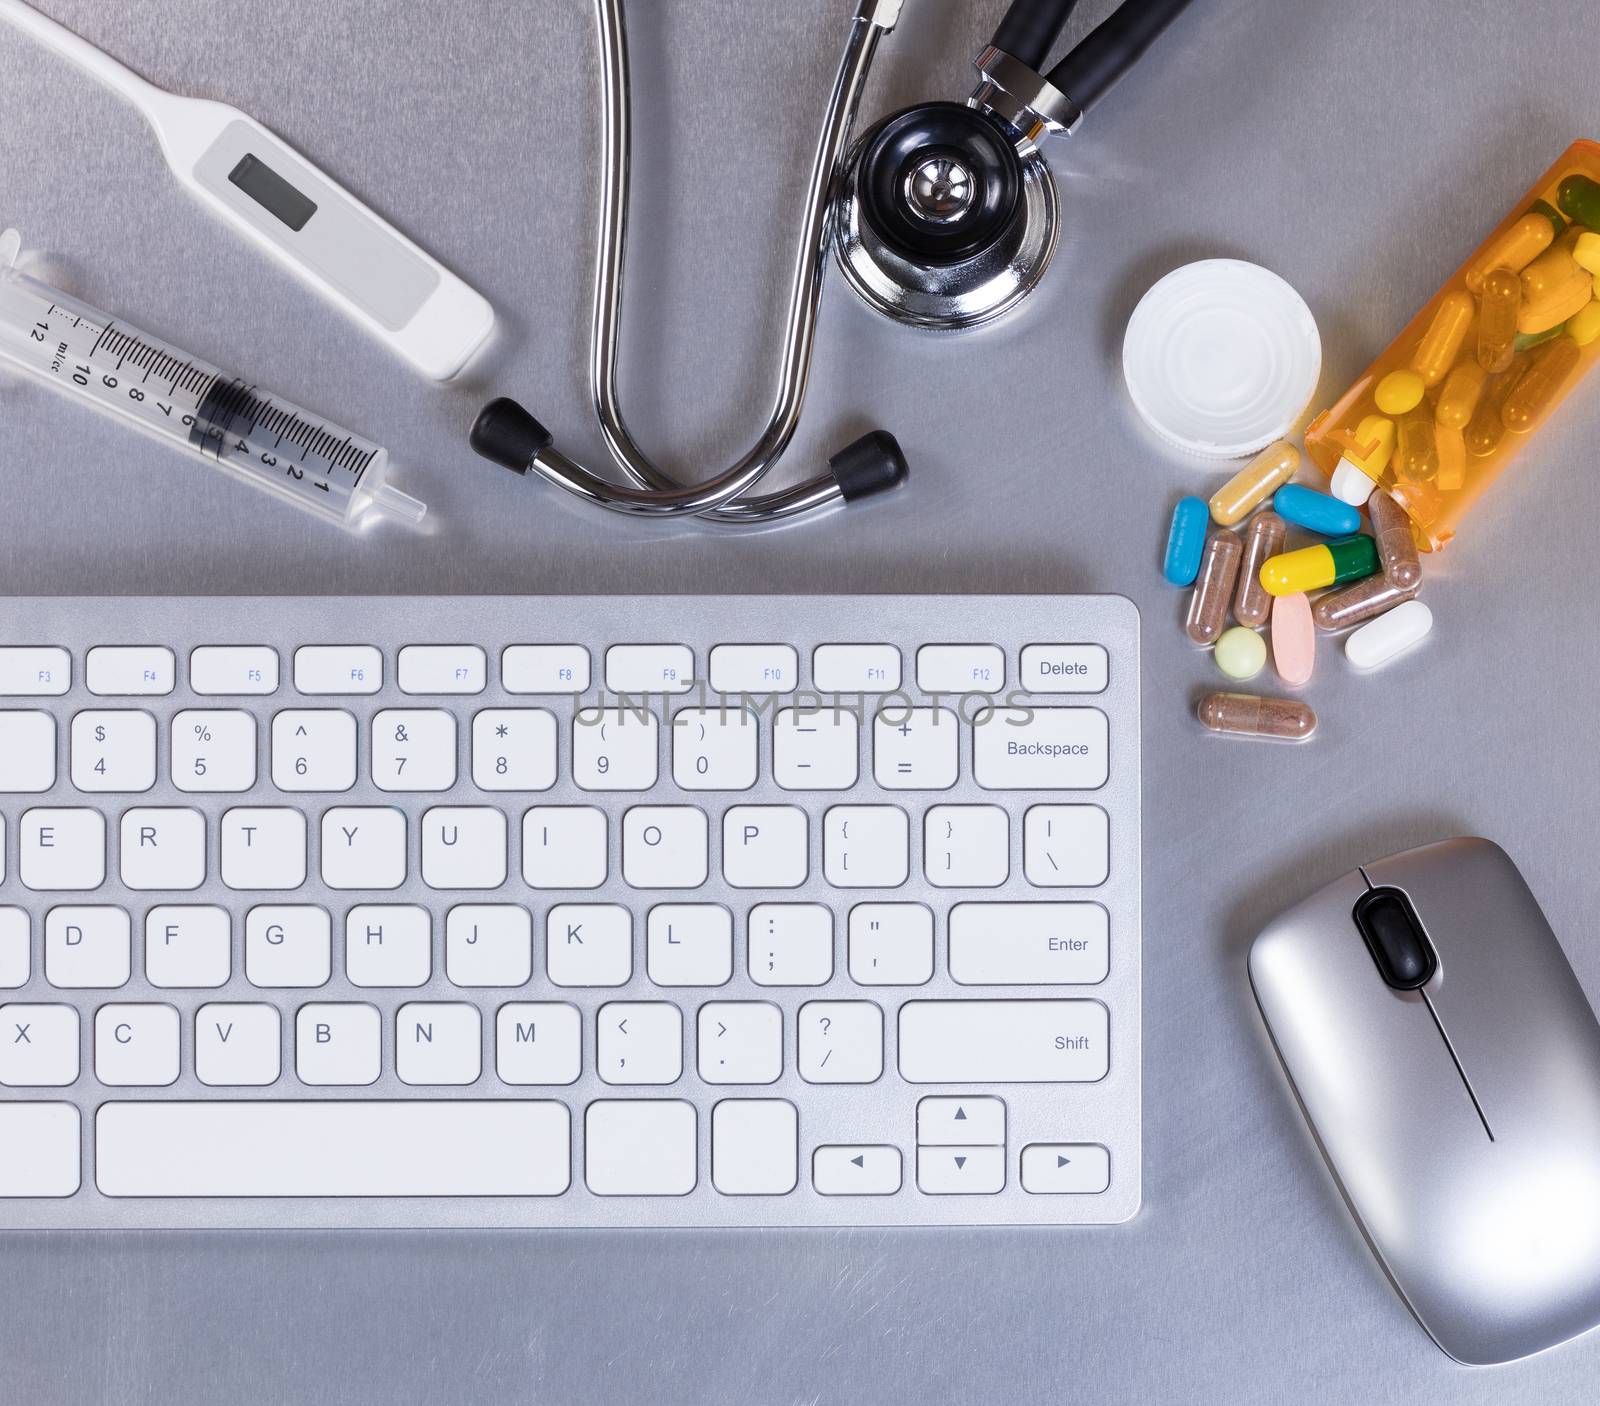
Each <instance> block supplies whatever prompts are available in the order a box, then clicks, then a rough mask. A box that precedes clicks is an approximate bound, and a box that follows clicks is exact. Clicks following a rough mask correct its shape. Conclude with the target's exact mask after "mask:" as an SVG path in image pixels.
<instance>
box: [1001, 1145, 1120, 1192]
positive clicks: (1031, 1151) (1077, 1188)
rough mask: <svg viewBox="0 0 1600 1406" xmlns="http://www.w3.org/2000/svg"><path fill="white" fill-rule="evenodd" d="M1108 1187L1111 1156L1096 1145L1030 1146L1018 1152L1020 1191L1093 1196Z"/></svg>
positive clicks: (1109, 1183)
mask: <svg viewBox="0 0 1600 1406" xmlns="http://www.w3.org/2000/svg"><path fill="white" fill-rule="evenodd" d="M1110 1185H1111V1154H1110V1153H1109V1152H1107V1151H1106V1149H1105V1148H1104V1147H1102V1146H1101V1145H1100V1144H1099V1143H1097V1142H1030V1143H1029V1144H1028V1145H1027V1146H1026V1147H1025V1148H1023V1149H1022V1189H1023V1190H1024V1191H1031V1192H1034V1193H1035V1194H1043V1195H1050V1194H1060V1193H1067V1194H1077V1195H1088V1196H1093V1195H1097V1194H1098V1193H1100V1192H1102V1191H1104V1190H1105V1189H1106V1188H1107V1187H1108V1186H1110Z"/></svg>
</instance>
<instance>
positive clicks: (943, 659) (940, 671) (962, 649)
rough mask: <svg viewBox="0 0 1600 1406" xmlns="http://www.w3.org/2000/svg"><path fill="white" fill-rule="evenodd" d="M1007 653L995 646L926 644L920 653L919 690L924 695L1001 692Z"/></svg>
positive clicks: (918, 655) (918, 652)
mask: <svg viewBox="0 0 1600 1406" xmlns="http://www.w3.org/2000/svg"><path fill="white" fill-rule="evenodd" d="M1005 682H1006V652H1005V650H1003V649H1001V648H1000V646H999V645H994V644H925V645H923V646H922V648H921V649H919V650H918V651H917V687H918V688H920V689H921V690H922V691H923V692H924V693H998V692H1000V690H1001V689H1002V688H1003V687H1005Z"/></svg>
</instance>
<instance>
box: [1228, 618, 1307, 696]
mask: <svg viewBox="0 0 1600 1406" xmlns="http://www.w3.org/2000/svg"><path fill="white" fill-rule="evenodd" d="M1302 599H1303V598H1302ZM1309 618H1310V617H1309V616H1308V617H1307V619H1308V620H1309ZM1213 657H1214V658H1215V659H1216V661H1217V668H1219V669H1221V670H1222V672H1223V673H1225V674H1226V675H1227V676H1228V677H1229V678H1230V679H1239V680H1244V679H1253V678H1254V677H1255V676H1256V675H1257V674H1259V673H1260V672H1261V671H1262V669H1263V668H1265V667H1266V663H1267V642H1266V641H1265V640H1264V639H1262V638H1261V636H1260V635H1258V634H1257V633H1256V632H1255V631H1254V630H1247V629H1245V627H1244V626H1243V625H1235V626H1234V627H1233V628H1232V629H1231V630H1224V631H1223V632H1222V634H1221V636H1220V637H1219V638H1218V640H1217V647H1216V650H1215V652H1214V654H1213Z"/></svg>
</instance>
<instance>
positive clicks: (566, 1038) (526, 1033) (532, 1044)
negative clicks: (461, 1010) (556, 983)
mask: <svg viewBox="0 0 1600 1406" xmlns="http://www.w3.org/2000/svg"><path fill="white" fill-rule="evenodd" d="M582 1029H583V1017H582V1016H580V1015H579V1014H578V1008H577V1007H576V1006H569V1005H567V1003H566V1002H565V1001H510V1002H507V1003H506V1004H505V1005H503V1006H501V1007H500V1010H499V1013H498V1014H497V1015H496V1017H495V1031H494V1069H495V1074H496V1075H497V1076H498V1077H499V1079H500V1082H501V1083H502V1084H571V1083H574V1082H576V1080H577V1078H578V1074H579V1072H580V1069H581V1062H580V1051H581V1047H582V1043H583V1037H582V1034H581V1032H582Z"/></svg>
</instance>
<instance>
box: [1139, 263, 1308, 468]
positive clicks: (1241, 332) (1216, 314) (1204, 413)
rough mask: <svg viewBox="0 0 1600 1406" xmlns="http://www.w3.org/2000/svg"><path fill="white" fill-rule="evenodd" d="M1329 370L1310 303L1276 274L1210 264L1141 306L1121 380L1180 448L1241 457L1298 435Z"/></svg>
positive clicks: (1188, 271)
mask: <svg viewBox="0 0 1600 1406" xmlns="http://www.w3.org/2000/svg"><path fill="white" fill-rule="evenodd" d="M1321 372H1322V339H1321V337H1319V336H1318V334H1317V324H1316V320H1315V319H1314V318H1313V317H1312V316H1311V309H1310V308H1308V307H1307V306H1306V305H1305V300H1304V299H1303V298H1301V296H1300V295H1299V294H1298V293H1296V292H1295V291H1294V289H1293V288H1291V287H1290V286H1289V285H1288V284H1287V283H1285V282H1284V281H1283V280H1282V279H1281V278H1279V277H1278V275H1277V274H1275V273H1273V272H1272V271H1271V270H1270V269H1264V268H1261V267H1260V266H1259V265H1257V264H1249V263H1245V262H1243V261H1242V260H1239V259H1204V260H1202V261H1201V262H1199V263H1195V264H1185V265H1184V266H1183V267H1182V268H1178V269H1174V270H1173V271H1172V272H1171V273H1169V274H1168V275H1167V276H1166V277H1165V278H1163V279H1161V280H1160V281H1159V282H1157V283H1156V284H1155V286H1154V287H1152V288H1151V289H1150V291H1149V292H1148V293H1146V294H1145V295H1144V297H1143V298H1141V299H1140V300H1139V306H1138V307H1136V308H1135V309H1134V310H1133V316H1132V317H1131V318H1129V319H1128V330H1127V334H1126V336H1125V337H1124V338H1123V342H1122V373H1123V375H1124V377H1125V378H1126V379H1127V383H1128V394H1129V395H1130V396H1131V397H1132V398H1133V404H1134V408H1135V409H1136V410H1138V412H1139V414H1140V416H1141V417H1142V418H1143V420H1144V422H1145V423H1146V424H1147V425H1149V426H1150V428H1151V429H1152V430H1154V431H1155V432H1156V434H1158V435H1159V436H1160V437H1161V438H1162V439H1163V440H1165V441H1166V442H1167V443H1168V444H1170V445H1172V446H1173V447H1174V448H1177V449H1181V450H1184V451H1186V452H1187V453H1190V454H1198V455H1203V456H1205V457H1207V458H1213V459H1234V458H1241V457H1243V456H1244V455H1246V454H1254V453H1255V452H1256V451H1257V450H1259V449H1264V448H1265V447H1266V446H1267V445H1269V444H1271V443H1272V441H1273V440H1275V439H1282V438H1283V437H1284V436H1286V435H1288V434H1289V433H1291V432H1292V431H1293V430H1295V429H1296V428H1297V427H1298V425H1299V422H1300V419H1301V417H1302V416H1303V415H1304V414H1305V411H1306V407H1307V406H1308V405H1309V404H1310V403H1311V397H1312V396H1313V395H1315V394H1316V390H1317V377H1318V376H1319V375H1320V374H1321Z"/></svg>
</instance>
